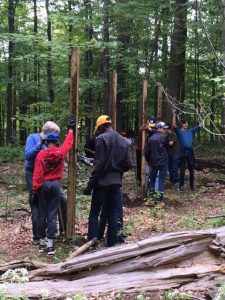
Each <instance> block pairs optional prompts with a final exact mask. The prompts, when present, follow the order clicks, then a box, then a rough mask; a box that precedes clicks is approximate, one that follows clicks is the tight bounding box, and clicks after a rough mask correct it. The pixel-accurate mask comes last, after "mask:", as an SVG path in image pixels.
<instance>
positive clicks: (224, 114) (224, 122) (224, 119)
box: [222, 0, 225, 134]
mask: <svg viewBox="0 0 225 300" xmlns="http://www.w3.org/2000/svg"><path fill="white" fill-rule="evenodd" d="M222 38H223V81H224V82H225V67H224V66H225V0H223V37H222ZM222 133H223V134H225V93H224V95H223V98H222Z"/></svg>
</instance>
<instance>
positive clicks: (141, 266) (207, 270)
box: [0, 227, 225, 299]
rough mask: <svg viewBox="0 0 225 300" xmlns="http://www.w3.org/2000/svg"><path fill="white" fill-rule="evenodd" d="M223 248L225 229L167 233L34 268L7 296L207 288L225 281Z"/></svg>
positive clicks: (56, 297) (56, 295)
mask: <svg viewBox="0 0 225 300" xmlns="http://www.w3.org/2000/svg"><path fill="white" fill-rule="evenodd" d="M212 246H213V247H212ZM215 247H217V251H216V252H215V251H214V249H212V248H215ZM224 248H225V227H221V228H218V229H208V230H199V231H186V232H174V233H168V234H164V235H161V236H159V237H152V238H148V239H145V240H143V241H139V242H136V243H131V244H125V245H120V246H115V247H112V248H107V249H103V250H100V251H96V252H91V253H87V254H83V255H81V256H77V257H72V258H69V259H67V260H66V261H65V262H61V263H58V264H54V265H53V264H51V265H47V266H40V268H34V269H33V270H31V271H29V280H30V282H27V283H25V284H23V285H21V284H20V285H18V284H15V283H14V284H13V283H10V284H8V285H7V289H6V290H5V291H4V292H3V295H4V296H7V297H15V296H18V295H19V296H27V297H30V298H32V299H39V298H40V290H41V289H42V290H43V289H46V290H47V291H48V295H49V296H48V299H61V298H63V297H64V298H65V297H69V296H72V295H74V294H78V293H79V294H86V295H88V294H91V293H94V294H97V293H109V292H112V291H116V290H119V289H120V290H121V289H123V290H129V291H136V290H137V289H138V290H139V291H140V290H148V291H153V290H166V289H174V288H181V289H183V290H199V291H205V290H209V289H214V288H215V286H216V285H218V284H219V283H220V282H221V280H222V281H224V280H225V261H224V259H223V249H224ZM9 265H10V264H9ZM0 270H1V266H0Z"/></svg>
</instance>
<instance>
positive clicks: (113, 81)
mask: <svg viewBox="0 0 225 300" xmlns="http://www.w3.org/2000/svg"><path fill="white" fill-rule="evenodd" d="M109 101H110V103H109V116H110V118H111V120H112V127H113V129H114V130H116V111H117V109H116V107H117V73H116V71H113V73H112V74H111V77H110V96H109Z"/></svg>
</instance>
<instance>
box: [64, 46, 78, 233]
mask: <svg viewBox="0 0 225 300" xmlns="http://www.w3.org/2000/svg"><path fill="white" fill-rule="evenodd" d="M79 62H80V53H79V49H77V48H74V49H72V55H71V86H70V113H71V114H73V115H75V116H76V119H77V120H78V90H79ZM77 136H78V132H77V125H76V130H75V132H74V144H73V147H72V149H71V150H70V152H69V164H68V189H67V227H66V237H67V238H68V239H71V238H72V237H73V236H74V234H75V214H76V173H77V156H76V149H77Z"/></svg>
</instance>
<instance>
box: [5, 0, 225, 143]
mask: <svg viewBox="0 0 225 300" xmlns="http://www.w3.org/2000/svg"><path fill="white" fill-rule="evenodd" d="M223 9H224V6H223V1H221V0H220V1H219V0H216V1H215V0H211V1H210V0H208V1H200V0H189V1H188V0H175V1H170V0H162V1H156V0H138V1H134V0H130V1H127V0H121V1H110V0H104V1H94V0H93V1H91V0H84V1H75V0H71V1H70V0H68V1H65V0H64V1H58V0H55V1H47V0H46V1H42V0H39V1H38V0H34V1H23V0H9V1H5V0H2V1H1V3H0V15H1V25H0V43H1V44H0V45H1V46H0V51H1V55H0V57H1V60H0V63H1V68H0V69H1V75H0V77H1V89H0V143H1V145H2V146H4V145H11V144H22V145H23V144H24V143H25V140H26V136H27V135H28V134H29V133H30V132H32V131H35V130H36V129H37V128H39V127H41V126H42V124H43V123H44V121H46V120H48V119H53V120H55V121H57V122H58V123H59V124H60V125H61V126H64V127H65V125H64V123H65V117H66V116H67V115H68V103H69V99H70V67H71V64H70V60H71V50H72V48H79V50H80V71H79V78H80V80H79V124H80V125H81V131H80V135H81V136H86V137H88V136H90V135H91V134H92V133H93V126H94V122H95V120H96V118H97V117H98V115H101V114H109V112H110V108H109V98H110V81H111V79H110V78H111V75H112V73H113V72H114V71H116V73H117V107H116V110H117V128H116V129H117V130H118V131H121V130H133V131H134V132H137V129H138V125H139V123H140V111H141V108H140V103H141V98H142V85H143V80H148V105H147V108H146V110H147V111H146V112H145V114H146V116H150V115H156V114H157V93H158V86H159V85H162V87H163V115H162V118H163V119H164V120H167V121H171V109H172V108H173V107H174V108H175V109H176V110H177V112H178V113H179V114H187V115H188V117H189V118H190V122H191V123H193V124H194V123H196V122H199V121H200V120H204V121H205V128H206V130H205V136H206V137H205V138H206V139H207V140H211V141H213V140H214V139H215V138H216V136H217V135H218V134H220V133H221V132H223V128H224V125H223V124H224V123H225V120H224V119H225V118H224V107H225V105H224V97H223V96H224V78H223V72H224V36H225V35H224V10H223ZM63 122H64V123H63ZM221 128H222V129H221ZM207 132H208V133H209V132H211V133H212V134H207Z"/></svg>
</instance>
